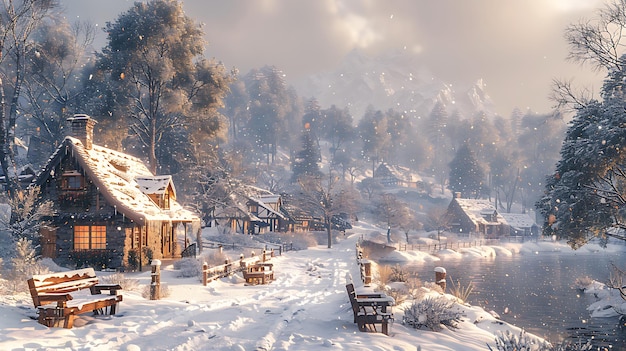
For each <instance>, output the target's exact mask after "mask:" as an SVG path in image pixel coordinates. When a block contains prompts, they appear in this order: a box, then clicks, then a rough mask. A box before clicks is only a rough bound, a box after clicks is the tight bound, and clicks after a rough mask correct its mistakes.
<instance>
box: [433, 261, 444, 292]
mask: <svg viewBox="0 0 626 351" xmlns="http://www.w3.org/2000/svg"><path fill="white" fill-rule="evenodd" d="M435 284H437V285H439V286H440V287H441V290H443V292H444V293H445V292H446V269H445V268H443V267H435Z"/></svg>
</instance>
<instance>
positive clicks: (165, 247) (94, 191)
mask: <svg viewBox="0 0 626 351" xmlns="http://www.w3.org/2000/svg"><path fill="white" fill-rule="evenodd" d="M68 121H69V122H70V124H71V131H72V136H68V137H66V138H65V139H64V140H63V142H62V143H61V145H59V147H58V148H57V149H56V151H55V152H54V153H53V154H52V156H51V157H50V158H49V159H48V162H47V163H46V165H45V167H44V168H43V170H42V172H41V173H40V174H38V175H37V177H36V178H35V180H34V184H35V185H37V186H39V187H40V188H41V194H42V195H41V196H42V197H44V198H45V199H48V200H51V201H53V203H54V207H55V210H56V214H55V215H54V216H53V217H52V218H51V219H50V220H51V223H52V225H51V227H49V228H46V229H45V231H42V243H44V244H45V245H48V246H51V247H48V248H43V249H44V250H43V251H44V252H48V253H53V255H52V256H53V257H52V258H53V259H55V261H57V262H58V263H59V264H62V265H77V266H82V265H88V266H93V267H97V268H103V267H107V268H122V267H125V268H130V269H137V268H141V267H142V266H143V265H146V264H148V263H149V261H150V260H151V259H163V258H165V259H167V258H179V257H180V255H181V252H182V250H183V249H185V246H186V244H187V243H188V242H198V243H199V242H200V240H199V237H198V236H199V233H200V232H199V229H200V219H199V217H198V216H197V215H196V214H195V213H193V212H191V211H188V210H186V209H184V208H183V207H182V206H181V205H180V204H179V203H178V202H176V191H175V188H174V184H173V183H172V178H171V177H170V176H155V175H154V174H152V173H151V172H150V170H149V169H148V168H147V167H146V165H145V164H144V163H143V162H141V160H139V159H138V158H136V157H133V156H130V155H128V154H125V153H122V152H118V151H115V150H111V149H108V148H106V147H102V146H99V145H95V144H93V141H92V140H93V127H94V125H95V123H96V122H95V121H94V120H93V119H91V118H90V117H89V116H87V115H75V116H74V117H73V118H68Z"/></svg>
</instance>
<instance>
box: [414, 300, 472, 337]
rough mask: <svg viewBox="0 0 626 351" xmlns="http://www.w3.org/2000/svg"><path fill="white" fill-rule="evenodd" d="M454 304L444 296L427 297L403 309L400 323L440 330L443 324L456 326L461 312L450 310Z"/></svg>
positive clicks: (416, 327)
mask: <svg viewBox="0 0 626 351" xmlns="http://www.w3.org/2000/svg"><path fill="white" fill-rule="evenodd" d="M454 305H455V302H454V301H451V300H448V299H447V298H445V297H427V298H425V299H423V300H421V301H419V302H414V303H413V304H411V306H409V307H406V308H405V309H404V317H403V318H402V324H405V325H408V326H411V327H413V328H415V329H418V328H421V327H427V328H428V329H430V330H432V331H440V330H441V329H443V326H447V327H452V328H456V327H457V324H458V322H460V321H461V312H459V311H454V310H452V308H453V307H454Z"/></svg>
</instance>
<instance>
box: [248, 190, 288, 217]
mask: <svg viewBox="0 0 626 351" xmlns="http://www.w3.org/2000/svg"><path fill="white" fill-rule="evenodd" d="M276 196H277V197H279V196H278V195H276ZM266 199H267V197H266ZM272 199H274V198H272ZM250 200H252V201H254V202H256V203H257V204H258V205H259V206H261V207H263V208H265V209H266V210H267V211H268V212H270V213H273V214H274V215H275V216H276V217H279V218H281V219H287V217H285V216H284V215H283V214H282V213H280V212H278V211H276V210H274V209H273V208H272V206H270V205H268V204H267V203H265V202H264V201H262V200H260V199H256V198H253V197H251V198H250ZM277 201H278V198H276V199H275V201H274V202H277Z"/></svg>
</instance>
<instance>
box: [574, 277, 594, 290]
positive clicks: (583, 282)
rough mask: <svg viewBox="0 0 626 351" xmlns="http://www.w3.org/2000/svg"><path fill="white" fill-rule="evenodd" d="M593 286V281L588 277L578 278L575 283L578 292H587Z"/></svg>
mask: <svg viewBox="0 0 626 351" xmlns="http://www.w3.org/2000/svg"><path fill="white" fill-rule="evenodd" d="M591 284H593V279H591V277H589V276H588V275H586V276H584V277H578V278H576V280H575V281H574V288H575V289H578V290H585V289H586V288H587V287H588V286H589V285H591Z"/></svg>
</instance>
